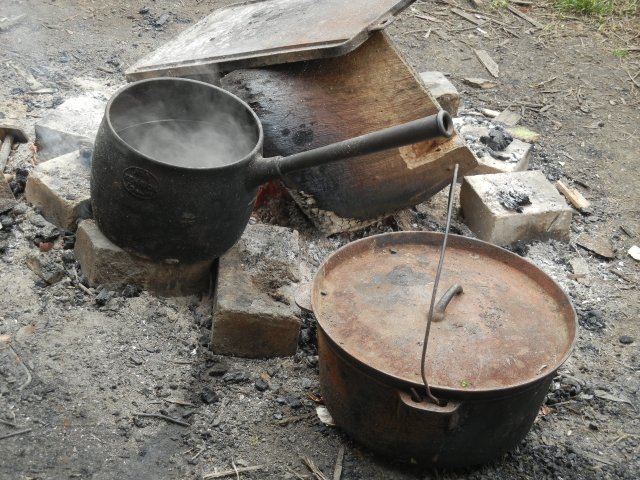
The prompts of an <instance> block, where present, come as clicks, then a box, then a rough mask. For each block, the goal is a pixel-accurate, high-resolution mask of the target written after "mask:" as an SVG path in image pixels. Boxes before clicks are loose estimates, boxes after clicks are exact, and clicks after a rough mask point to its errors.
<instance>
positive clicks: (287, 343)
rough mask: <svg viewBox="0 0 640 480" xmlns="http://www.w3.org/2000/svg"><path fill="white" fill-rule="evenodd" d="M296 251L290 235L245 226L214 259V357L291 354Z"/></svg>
mask: <svg viewBox="0 0 640 480" xmlns="http://www.w3.org/2000/svg"><path fill="white" fill-rule="evenodd" d="M299 248H300V247H299V245H298V232H296V231H295V230H291V229H288V228H283V227H276V226H273V225H264V224H257V225H249V226H248V227H247V229H246V230H245V233H244V235H243V236H242V238H241V239H240V240H239V242H238V243H237V244H236V245H235V246H234V247H233V248H232V249H231V250H230V251H229V252H227V253H226V254H225V255H224V256H223V257H222V258H220V264H219V271H218V286H217V291H216V299H215V305H214V313H213V326H212V331H211V344H210V346H211V349H212V350H213V351H214V352H215V353H218V354H223V355H235V356H241V357H251V358H265V357H278V356H289V355H294V354H295V352H296V348H297V340H298V333H299V331H300V321H299V319H298V317H297V315H298V313H299V309H298V307H297V306H296V304H295V301H294V295H295V290H296V283H297V282H298V281H299V279H300V268H299Z"/></svg>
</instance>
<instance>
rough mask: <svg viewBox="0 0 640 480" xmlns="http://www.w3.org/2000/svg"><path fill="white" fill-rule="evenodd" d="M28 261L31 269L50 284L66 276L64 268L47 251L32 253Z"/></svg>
mask: <svg viewBox="0 0 640 480" xmlns="http://www.w3.org/2000/svg"><path fill="white" fill-rule="evenodd" d="M26 262H27V266H28V267H29V269H30V270H31V271H32V272H33V273H35V274H36V275H38V276H39V277H40V278H42V279H43V280H44V281H45V282H47V284H49V285H53V284H54V283H57V282H59V281H60V280H62V279H63V278H64V276H65V271H64V269H63V268H62V267H61V266H60V265H58V263H57V262H56V260H55V258H54V257H52V256H51V255H49V254H47V253H37V254H34V255H30V256H29V257H27V260H26Z"/></svg>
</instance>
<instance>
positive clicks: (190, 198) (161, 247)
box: [91, 79, 262, 263]
mask: <svg viewBox="0 0 640 480" xmlns="http://www.w3.org/2000/svg"><path fill="white" fill-rule="evenodd" d="M167 120H171V121H174V120H175V121H181V122H196V123H199V124H203V125H205V126H210V127H211V129H215V128H216V127H219V128H222V130H223V131H225V129H226V128H227V125H228V124H230V122H235V123H233V125H234V128H235V127H237V128H236V129H235V130H234V135H235V137H236V138H234V140H235V139H239V140H240V141H241V142H243V147H242V148H241V150H240V151H239V152H240V153H239V154H238V156H237V158H228V159H223V161H222V162H220V163H218V164H216V165H214V166H209V165H207V164H206V163H203V162H202V161H201V159H199V158H178V157H179V154H178V155H177V156H176V158H168V157H162V154H163V152H159V156H158V157H154V156H152V155H149V154H148V153H145V148H148V147H149V145H146V146H145V145H143V144H141V143H140V144H137V143H135V142H138V141H139V139H138V137H136V138H134V139H133V142H132V141H125V139H124V138H123V137H124V135H123V132H125V133H126V132H127V131H128V129H130V128H136V127H138V126H141V125H142V126H144V125H147V124H151V123H154V122H158V121H159V122H162V121H167ZM207 128H208V127H207ZM189 133H190V134H191V133H193V132H189ZM213 133H215V132H210V131H208V130H207V129H204V130H203V131H202V132H201V136H202V140H203V141H204V140H208V139H209V138H210V137H209V135H210V134H213ZM151 140H152V141H153V139H151ZM158 140H162V139H158ZM165 140H166V139H165ZM198 140H199V139H198V137H194V136H193V135H188V138H185V142H189V141H190V142H192V143H193V142H194V141H198ZM212 145H213V147H212V148H215V146H216V145H215V144H212ZM169 147H175V146H172V145H167V148H169ZM187 147H189V148H191V147H193V145H185V152H191V153H193V152H195V153H198V151H197V150H194V149H193V148H191V149H189V148H187ZM151 148H153V145H152V146H151ZM178 148H179V146H178ZM261 149H262V127H261V126H260V123H259V121H258V119H257V117H256V116H255V114H254V113H253V111H252V110H251V109H250V108H249V107H248V106H247V105H246V104H245V103H244V102H242V101H241V100H239V99H237V98H236V97H235V96H233V95H231V94H229V93H227V92H224V91H223V90H221V89H218V88H215V87H213V86H211V85H208V84H205V83H203V82H197V81H191V80H184V79H153V80H148V81H141V82H136V83H134V84H130V85H128V86H126V87H124V88H123V89H121V90H120V91H119V92H118V93H116V94H115V95H114V96H113V97H112V99H111V100H110V101H109V103H108V104H107V108H106V112H105V116H104V118H103V120H102V123H101V125H100V128H99V130H98V133H97V136H96V142H95V147H94V151H93V158H92V168H91V201H92V207H93V214H94V217H95V220H96V222H97V224H98V227H99V228H100V230H101V231H102V233H104V234H105V235H106V236H107V237H108V238H109V239H110V240H111V241H113V242H114V243H115V244H117V245H118V246H119V247H121V248H123V249H124V250H126V251H128V252H130V253H133V254H136V255H139V256H142V257H144V258H148V259H151V260H154V261H166V262H169V263H176V262H183V263H194V262H197V261H201V260H211V259H214V258H217V257H219V256H220V255H222V254H223V253H224V252H226V251H227V250H228V249H229V248H230V247H231V246H232V245H233V244H234V243H235V242H236V241H237V240H238V239H239V238H240V236H241V235H242V232H243V231H244V228H245V226H246V224H247V222H248V220H249V216H250V215H251V211H252V209H253V203H254V200H255V195H256V191H257V184H255V183H253V182H250V181H248V180H247V175H248V172H250V171H251V169H252V167H253V166H254V165H255V164H256V163H257V162H259V161H262V160H261V156H260V154H261ZM203 153H206V152H203ZM185 156H187V153H185ZM195 156H196V155H194V157H195ZM158 158H160V160H159V159H158Z"/></svg>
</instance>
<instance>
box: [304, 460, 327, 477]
mask: <svg viewBox="0 0 640 480" xmlns="http://www.w3.org/2000/svg"><path fill="white" fill-rule="evenodd" d="M302 461H303V462H304V464H305V465H306V466H307V468H308V469H309V470H311V473H313V475H314V476H315V477H316V478H317V480H329V479H328V478H327V477H325V476H324V474H323V473H322V472H321V471H320V469H319V468H318V467H316V464H315V463H313V460H311V459H310V458H309V457H307V456H304V457H302Z"/></svg>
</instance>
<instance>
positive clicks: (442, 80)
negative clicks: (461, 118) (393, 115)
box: [420, 72, 460, 117]
mask: <svg viewBox="0 0 640 480" xmlns="http://www.w3.org/2000/svg"><path fill="white" fill-rule="evenodd" d="M420 78H421V79H422V82H423V83H424V84H425V85H426V87H427V89H428V90H429V92H430V93H431V95H432V96H433V97H434V98H435V99H436V100H437V101H438V103H439V104H440V106H441V107H442V108H443V109H444V110H446V111H447V112H449V114H450V115H451V116H452V117H455V116H457V115H458V107H459V106H460V94H459V93H458V90H457V89H456V87H454V86H453V83H451V82H450V81H449V79H448V78H447V77H445V76H444V74H443V73H441V72H422V73H421V74H420Z"/></svg>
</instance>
